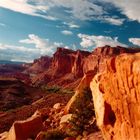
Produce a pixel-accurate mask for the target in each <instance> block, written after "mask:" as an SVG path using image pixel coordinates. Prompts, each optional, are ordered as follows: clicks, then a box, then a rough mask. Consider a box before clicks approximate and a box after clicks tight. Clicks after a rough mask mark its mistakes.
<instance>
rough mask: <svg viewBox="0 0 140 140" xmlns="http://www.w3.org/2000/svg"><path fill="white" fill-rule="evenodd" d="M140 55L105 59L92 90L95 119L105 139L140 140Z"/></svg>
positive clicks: (123, 55)
mask: <svg viewBox="0 0 140 140" xmlns="http://www.w3.org/2000/svg"><path fill="white" fill-rule="evenodd" d="M139 64H140V53H135V54H128V53H127V54H126V53H125V54H121V55H118V56H117V57H111V58H110V59H107V60H106V65H107V67H106V70H105V71H104V72H103V73H101V74H98V75H96V76H95V78H94V79H93V80H92V82H91V84H90V87H91V89H92V94H93V100H94V107H95V112H96V119H97V124H98V126H99V128H100V129H101V130H102V133H103V136H104V139H105V140H138V139H140V117H139V116H140V111H139V108H140V100H139V99H140V89H139V87H140V81H139V77H140V66H139Z"/></svg>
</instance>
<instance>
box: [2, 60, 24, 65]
mask: <svg viewBox="0 0 140 140" xmlns="http://www.w3.org/2000/svg"><path fill="white" fill-rule="evenodd" d="M24 63H25V62H16V61H10V60H0V64H17V65H18V64H19V65H20V64H24Z"/></svg>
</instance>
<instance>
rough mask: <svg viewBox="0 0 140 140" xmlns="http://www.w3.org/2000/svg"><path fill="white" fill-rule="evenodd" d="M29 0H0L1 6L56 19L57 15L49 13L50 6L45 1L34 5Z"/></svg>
mask: <svg viewBox="0 0 140 140" xmlns="http://www.w3.org/2000/svg"><path fill="white" fill-rule="evenodd" d="M29 2H30V1H29V0H0V7H2V8H6V9H10V10H12V11H15V12H19V13H23V14H27V15H31V16H38V17H42V18H45V19H49V20H56V18H55V17H52V16H49V15H47V11H48V10H49V6H47V5H43V3H39V1H38V2H36V3H35V4H34V5H33V4H31V3H29ZM41 13H42V14H41Z"/></svg>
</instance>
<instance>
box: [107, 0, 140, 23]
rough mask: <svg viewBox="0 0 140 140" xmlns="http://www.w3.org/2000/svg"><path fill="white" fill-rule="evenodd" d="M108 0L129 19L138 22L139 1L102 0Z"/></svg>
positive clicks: (139, 20) (139, 16)
mask: <svg viewBox="0 0 140 140" xmlns="http://www.w3.org/2000/svg"><path fill="white" fill-rule="evenodd" d="M104 1H105V2H110V3H112V4H114V5H115V6H116V7H118V8H119V9H120V10H121V12H122V13H123V14H124V15H126V16H127V17H128V18H129V19H130V20H137V21H138V22H140V14H139V11H140V1H139V0H104Z"/></svg>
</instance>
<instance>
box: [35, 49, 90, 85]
mask: <svg viewBox="0 0 140 140" xmlns="http://www.w3.org/2000/svg"><path fill="white" fill-rule="evenodd" d="M90 54H91V53H89V52H87V51H80V50H78V51H73V50H69V49H65V48H58V49H57V51H56V52H55V53H54V55H53V57H52V62H51V65H50V67H49V68H48V69H46V70H45V71H44V72H42V73H40V74H37V76H35V77H34V78H33V79H32V82H33V83H34V84H36V85H39V84H48V83H50V84H51V85H54V84H56V85H65V84H69V83H72V82H74V81H76V80H77V79H78V78H81V77H82V76H83V65H84V58H86V57H87V56H88V55H90Z"/></svg>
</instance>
